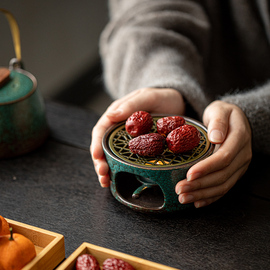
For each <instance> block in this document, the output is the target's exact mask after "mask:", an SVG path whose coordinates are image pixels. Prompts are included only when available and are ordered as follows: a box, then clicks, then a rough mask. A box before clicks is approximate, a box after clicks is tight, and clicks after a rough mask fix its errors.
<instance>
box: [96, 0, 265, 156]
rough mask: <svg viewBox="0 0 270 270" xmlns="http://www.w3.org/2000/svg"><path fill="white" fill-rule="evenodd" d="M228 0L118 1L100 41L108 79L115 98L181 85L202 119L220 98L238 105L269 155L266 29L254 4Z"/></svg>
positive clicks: (259, 145) (114, 1) (260, 148)
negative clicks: (230, 2) (256, 83)
mask: <svg viewBox="0 0 270 270" xmlns="http://www.w3.org/2000/svg"><path fill="white" fill-rule="evenodd" d="M221 2H222V1H176V0H175V1H174V0H148V1H143V0H139V1H138V0H128V1H127V0H112V1H111V2H110V11H111V18H110V22H109V24H108V25H107V27H106V29H105V30H104V32H103V33H102V36H101V39H100V48H101V49H100V52H101V56H102V59H103V64H104V78H105V83H106V86H107V89H108V92H109V93H110V94H111V96H112V97H113V98H115V99H116V98H120V97H123V96H125V95H126V94H127V93H130V92H131V91H134V90H135V89H139V88H145V87H155V88H173V89H176V90H178V91H180V93H181V94H182V95H183V96H184V97H185V99H186V101H187V102H188V103H189V104H190V105H191V106H192V108H193V109H194V110H195V111H196V112H197V114H198V115H199V116H200V117H201V116H202V114H203V111H204V109H205V108H206V106H207V105H208V104H209V103H210V102H212V101H214V100H217V99H221V100H223V101H226V102H229V103H233V104H236V105H237V106H239V107H240V108H241V109H242V110H243V111H244V113H245V114H246V116H247V118H248V120H249V123H250V125H251V128H252V133H253V149H254V150H257V151H261V152H266V153H268V154H269V153H270V83H268V84H267V83H265V84H263V82H266V80H267V78H270V61H269V59H270V58H268V57H270V45H269V42H268V43H267V38H266V35H265V29H263V27H262V25H261V23H259V20H260V19H259V15H258V13H256V14H257V15H256V16H255V13H254V12H253V9H254V5H253V6H252V5H249V4H246V3H245V4H243V1H242V0H239V1H235V2H234V3H233V4H231V5H230V6H229V4H227V5H226V6H224V4H221ZM244 2H246V1H244ZM254 3H255V4H256V1H254ZM254 3H253V4H254ZM226 12H228V13H226ZM237 12H241V18H242V20H241V18H240V16H237V15H238V14H237ZM243 21H245V23H243ZM251 30H252V31H251ZM266 30H267V29H266ZM250 31H251V32H252V33H250ZM268 31H270V30H269V29H268ZM254 33H255V34H254ZM245 37H246V39H245ZM259 69H261V70H259ZM254 81H256V82H259V83H260V85H262V86H255V85H254ZM247 89H248V90H247ZM232 90H237V92H235V91H232Z"/></svg>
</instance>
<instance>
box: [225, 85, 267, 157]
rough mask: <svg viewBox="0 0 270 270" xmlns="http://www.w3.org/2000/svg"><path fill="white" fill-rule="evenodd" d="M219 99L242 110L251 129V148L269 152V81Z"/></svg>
mask: <svg viewBox="0 0 270 270" xmlns="http://www.w3.org/2000/svg"><path fill="white" fill-rule="evenodd" d="M221 100H223V101H225V102H228V103H232V104H235V105H237V106H238V107H240V108H241V109H242V110H243V111H244V113H245V114H246V116H247V118H248V120H249V123H250V126H251V129H252V138H253V149H254V150H255V151H258V152H262V153H266V154H270V127H269V124H270V81H269V82H268V83H266V84H264V85H263V86H260V87H257V88H255V89H251V90H248V91H246V92H244V93H236V94H231V95H226V96H224V97H222V98H221Z"/></svg>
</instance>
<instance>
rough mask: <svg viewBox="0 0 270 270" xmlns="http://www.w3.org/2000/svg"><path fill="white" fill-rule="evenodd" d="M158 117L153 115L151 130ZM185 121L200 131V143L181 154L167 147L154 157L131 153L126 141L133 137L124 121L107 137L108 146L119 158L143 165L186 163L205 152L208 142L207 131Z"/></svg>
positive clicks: (166, 165)
mask: <svg viewBox="0 0 270 270" xmlns="http://www.w3.org/2000/svg"><path fill="white" fill-rule="evenodd" d="M159 118H160V117H153V120H154V125H153V128H152V130H151V132H156V122H157V120H158V119H159ZM186 123H187V124H189V125H193V126H195V127H196V128H197V129H198V130H199V131H200V133H201V141H200V144H199V145H198V146H197V147H195V148H194V149H193V150H192V151H190V152H187V153H183V154H177V155H176V154H173V153H172V152H171V151H170V150H169V149H168V148H167V147H166V148H165V150H164V152H163V153H162V154H161V155H159V156H156V157H142V156H139V155H137V154H133V153H132V152H131V151H130V150H129V148H128V143H129V141H130V140H131V139H132V138H133V137H132V136H130V135H129V134H128V133H127V132H126V130H125V123H123V124H121V125H120V126H118V127H117V128H116V129H115V130H114V131H113V132H112V133H111V134H110V137H109V147H110V149H111V151H112V152H113V153H114V154H115V155H116V156H117V157H119V158H120V159H122V160H124V161H126V162H129V163H132V164H136V165H141V166H142V165H143V166H158V167H160V166H162V167H171V166H179V165H183V164H186V163H190V162H193V161H195V160H197V159H199V158H201V157H202V156H204V154H205V153H206V152H207V150H208V149H209V146H210V142H209V141H208V140H207V133H206V130H205V128H203V127H202V126H200V125H197V124H196V123H195V122H194V123H193V122H192V121H189V120H187V119H186Z"/></svg>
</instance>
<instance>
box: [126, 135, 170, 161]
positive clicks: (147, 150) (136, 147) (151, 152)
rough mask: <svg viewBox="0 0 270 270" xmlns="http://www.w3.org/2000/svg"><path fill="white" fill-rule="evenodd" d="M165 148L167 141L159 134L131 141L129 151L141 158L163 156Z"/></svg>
mask: <svg viewBox="0 0 270 270" xmlns="http://www.w3.org/2000/svg"><path fill="white" fill-rule="evenodd" d="M164 148H165V139H164V138H163V137H162V136H161V135H160V134H158V133H149V134H144V135H140V136H138V137H136V138H133V139H132V140H130V141H129V149H130V151H131V152H132V153H134V154H138V155H140V156H146V157H154V156H157V155H161V154H162V153H163V151H164Z"/></svg>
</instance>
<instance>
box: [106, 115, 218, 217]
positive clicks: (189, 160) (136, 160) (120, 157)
mask: <svg viewBox="0 0 270 270" xmlns="http://www.w3.org/2000/svg"><path fill="white" fill-rule="evenodd" d="M161 117H164V116H161V115H160V116H158V115H156V116H153V120H154V125H153V128H152V131H151V132H156V122H157V120H158V119H159V118H161ZM184 118H185V120H186V123H187V124H189V125H194V126H195V127H196V128H197V129H198V130H199V132H200V134H201V140H200V144H199V145H198V146H197V147H195V148H194V149H193V150H192V151H190V152H188V153H184V154H178V155H175V154H173V153H172V152H171V151H169V150H168V149H166V150H165V151H164V152H163V154H162V155H160V156H156V157H154V158H153V157H142V156H139V155H136V154H133V153H132V152H131V151H130V150H129V148H128V143H129V141H130V140H131V139H132V137H131V136H130V135H129V134H128V133H127V132H126V130H125V122H121V123H118V124H116V125H114V126H112V127H111V128H110V129H109V130H108V131H107V132H106V134H105V136H104V138H103V149H104V152H105V156H106V159H107V162H108V164H109V167H110V176H111V192H112V194H113V196H114V197H115V198H116V199H117V200H118V201H119V202H121V203H122V204H124V205H126V206H128V207H130V208H132V209H134V210H138V211H141V212H155V213H163V212H172V211H178V210H183V209H186V208H189V207H191V206H192V204H186V205H184V204H183V205H181V204H180V203H179V201H178V196H177V194H176V193H175V185H176V184H177V183H178V182H179V181H180V180H183V179H185V178H186V173H187V171H188V169H189V168H190V167H191V166H192V165H194V164H195V163H197V162H199V161H200V160H202V159H204V158H206V157H208V156H210V155H211V154H212V153H213V150H214V145H213V144H211V143H210V142H209V141H208V138H207V130H206V128H205V127H204V126H203V125H202V124H201V123H200V122H198V121H196V120H194V119H191V118H188V117H184Z"/></svg>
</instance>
